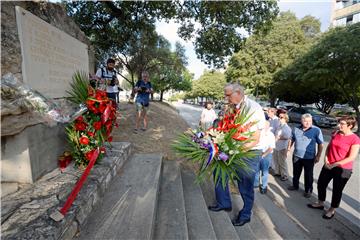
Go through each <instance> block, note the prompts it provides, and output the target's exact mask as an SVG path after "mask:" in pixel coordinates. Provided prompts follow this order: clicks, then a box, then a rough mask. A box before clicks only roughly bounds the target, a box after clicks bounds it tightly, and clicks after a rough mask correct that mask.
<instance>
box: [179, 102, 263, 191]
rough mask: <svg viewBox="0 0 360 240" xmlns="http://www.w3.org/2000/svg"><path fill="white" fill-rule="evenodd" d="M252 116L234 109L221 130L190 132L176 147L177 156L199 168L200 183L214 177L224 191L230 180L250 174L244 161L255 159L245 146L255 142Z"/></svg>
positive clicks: (211, 129)
mask: <svg viewBox="0 0 360 240" xmlns="http://www.w3.org/2000/svg"><path fill="white" fill-rule="evenodd" d="M251 115H252V113H250V112H249V110H248V109H246V108H242V109H235V110H234V109H231V110H229V111H228V112H227V113H225V115H224V118H223V119H222V120H221V121H220V122H219V123H218V126H216V127H212V128H209V129H208V130H206V131H201V130H200V129H197V130H195V129H189V130H188V131H186V132H184V133H183V134H181V135H180V136H179V137H178V139H177V140H176V141H175V142H174V143H173V145H172V146H173V148H174V149H175V151H176V152H177V153H179V154H180V155H181V156H183V157H185V158H187V159H189V160H192V161H193V162H195V163H196V164H197V165H198V166H199V170H198V173H197V182H201V181H203V180H204V178H205V177H206V176H213V179H214V182H215V183H219V180H220V179H221V184H222V187H223V188H225V187H226V181H227V179H229V180H230V181H233V180H234V179H236V178H238V177H239V176H238V171H237V170H239V169H242V170H244V171H245V172H246V171H251V169H250V168H249V167H248V164H247V162H246V161H245V160H244V158H249V157H252V155H253V153H252V152H250V151H248V149H246V143H249V142H251V141H253V140H252V135H253V133H254V132H251V131H250V128H251V126H253V125H254V124H255V123H256V122H250V121H249V119H250V117H251Z"/></svg>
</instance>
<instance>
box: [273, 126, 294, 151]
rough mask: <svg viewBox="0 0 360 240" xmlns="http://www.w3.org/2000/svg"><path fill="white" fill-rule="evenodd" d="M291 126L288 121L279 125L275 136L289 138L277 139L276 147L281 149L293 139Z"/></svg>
mask: <svg viewBox="0 0 360 240" xmlns="http://www.w3.org/2000/svg"><path fill="white" fill-rule="evenodd" d="M291 135H292V134H291V128H290V127H289V125H287V124H286V123H285V124H283V125H279V127H278V128H277V130H276V132H275V137H282V138H287V139H286V140H280V139H279V140H277V141H276V143H275V149H276V150H278V151H280V150H284V149H286V148H287V147H288V144H289V141H290V139H291Z"/></svg>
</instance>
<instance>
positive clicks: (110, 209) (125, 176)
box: [80, 155, 355, 240]
mask: <svg viewBox="0 0 360 240" xmlns="http://www.w3.org/2000/svg"><path fill="white" fill-rule="evenodd" d="M144 156H148V157H144ZM149 156H150V155H135V156H134V158H132V160H131V161H129V162H128V163H127V164H126V165H125V166H124V167H123V169H122V171H121V172H120V173H119V175H118V177H117V178H116V179H115V180H114V182H112V184H111V186H110V188H109V189H108V190H107V193H106V194H105V197H104V200H103V201H102V202H101V204H99V205H98V208H97V209H95V210H94V212H93V214H92V215H91V217H90V218H89V219H90V220H89V222H88V223H87V224H85V225H84V227H83V228H81V233H80V239H136V240H137V239H156V240H163V239H179V240H180V239H181V240H182V239H190V240H193V239H194V240H195V239H235V240H239V239H254V240H257V239H310V238H312V237H313V236H314V235H313V234H312V232H311V231H309V229H310V228H309V227H307V225H308V223H302V222H301V221H299V220H298V219H297V217H296V216H293V213H290V212H289V211H287V209H286V206H281V204H279V201H281V200H284V198H285V197H283V198H281V197H279V196H274V194H275V193H273V191H272V190H273V189H272V188H274V186H273V184H272V183H271V184H270V186H269V191H268V193H267V194H266V195H262V194H260V193H259V191H258V189H255V202H254V207H253V215H252V217H251V222H250V223H247V224H245V225H244V226H242V227H234V226H233V225H232V223H231V219H234V218H236V217H237V215H238V212H239V210H240V209H241V208H242V206H243V202H242V199H241V196H240V195H238V194H232V196H231V197H232V202H233V211H232V212H230V213H226V212H224V211H220V212H211V211H209V210H208V209H207V206H208V205H213V204H214V202H215V196H214V195H215V194H214V184H213V182H212V181H211V180H210V181H209V180H208V181H207V182H205V183H202V184H200V185H199V184H197V183H195V179H196V175H195V173H194V171H193V170H192V169H191V168H189V167H187V166H185V164H183V165H182V164H179V163H178V162H176V161H165V160H164V161H162V160H161V157H159V156H158V157H156V156H155V155H153V156H152V157H149ZM146 158H147V159H151V161H150V162H151V163H152V164H150V165H147V164H140V163H141V162H144V160H141V161H140V159H146ZM161 162H162V164H161ZM161 166H162V169H161ZM133 189H137V190H138V191H140V194H134V193H132V192H131V191H133ZM157 189H158V190H157ZM145 192H146V193H145ZM156 193H158V197H157V196H156ZM275 198H276V199H275ZM292 202H293V200H292ZM295 202H296V201H295ZM291 204H292V203H291ZM288 207H290V204H289V206H288ZM291 207H293V204H292V205H291ZM294 207H295V205H294ZM298 207H299V206H298ZM305 211H306V210H305ZM305 211H304V212H305ZM312 212H313V210H312ZM316 213H317V212H314V214H316ZM308 221H309V220H308ZM309 222H310V221H309ZM333 227H334V226H333ZM320 229H322V230H318V231H326V230H325V228H320ZM311 230H312V229H311ZM339 234H341V232H339ZM316 236H317V235H316ZM324 236H334V234H325V235H324ZM349 236H350V235H349ZM354 236H355V235H354ZM338 237H339V236H338ZM317 238H319V239H320V238H321V237H320V236H317ZM329 239H333V238H331V237H330V238H329ZM347 239H352V238H347ZM354 239H355V238H354Z"/></svg>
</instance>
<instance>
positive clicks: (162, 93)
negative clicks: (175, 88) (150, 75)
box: [160, 90, 164, 102]
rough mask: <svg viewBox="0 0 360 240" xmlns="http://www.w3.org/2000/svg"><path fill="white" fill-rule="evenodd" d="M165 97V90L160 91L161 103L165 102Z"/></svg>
mask: <svg viewBox="0 0 360 240" xmlns="http://www.w3.org/2000/svg"><path fill="white" fill-rule="evenodd" d="M163 96H164V91H163V90H161V91H160V102H162V101H163Z"/></svg>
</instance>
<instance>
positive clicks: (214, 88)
mask: <svg viewBox="0 0 360 240" xmlns="http://www.w3.org/2000/svg"><path fill="white" fill-rule="evenodd" d="M225 85H226V80H225V76H224V74H223V73H221V72H217V71H204V73H203V74H202V75H201V76H200V78H199V79H198V80H195V81H193V85H192V90H191V92H190V93H189V94H188V96H189V97H192V98H195V97H206V98H211V99H214V100H218V99H222V98H224V87H225Z"/></svg>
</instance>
